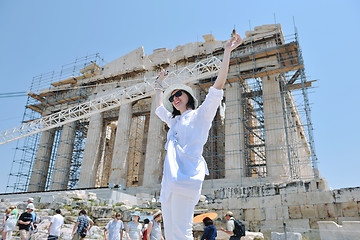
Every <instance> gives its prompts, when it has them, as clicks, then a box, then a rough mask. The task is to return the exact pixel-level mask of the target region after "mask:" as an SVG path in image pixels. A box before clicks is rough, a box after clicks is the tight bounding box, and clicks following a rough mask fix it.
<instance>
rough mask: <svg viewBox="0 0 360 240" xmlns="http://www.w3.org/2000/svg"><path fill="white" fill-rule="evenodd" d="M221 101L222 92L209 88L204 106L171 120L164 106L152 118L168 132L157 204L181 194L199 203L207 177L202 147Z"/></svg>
mask: <svg viewBox="0 0 360 240" xmlns="http://www.w3.org/2000/svg"><path fill="white" fill-rule="evenodd" d="M222 98H223V90H222V89H221V90H218V89H216V88H213V87H211V88H210V89H209V93H208V95H207V96H206V98H205V100H204V102H203V103H202V104H201V105H200V106H199V107H198V108H197V109H195V110H187V111H185V112H184V113H183V114H182V115H180V116H176V117H175V118H172V114H171V113H170V112H168V111H167V110H166V108H165V107H164V106H159V107H158V108H157V109H156V115H158V116H159V118H160V119H161V120H162V121H164V122H165V123H166V124H167V125H168V126H169V128H170V130H169V131H168V133H167V142H166V145H165V149H166V150H167V154H166V158H165V161H164V170H163V179H162V182H161V193H160V202H166V201H167V199H168V197H169V195H170V194H171V192H182V193H184V194H186V195H187V196H189V197H190V198H193V199H194V200H195V201H198V200H199V197H200V193H201V187H202V182H203V181H204V178H205V174H207V175H208V174H209V172H208V168H207V165H206V162H205V159H204V158H203V157H202V153H203V147H204V145H205V143H206V141H207V139H208V136H209V130H210V128H211V123H212V120H213V119H214V117H215V114H216V110H217V108H218V107H219V105H220V102H221V99H222Z"/></svg>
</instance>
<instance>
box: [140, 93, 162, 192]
mask: <svg viewBox="0 0 360 240" xmlns="http://www.w3.org/2000/svg"><path fill="white" fill-rule="evenodd" d="M155 110H156V99H155V96H154V97H153V99H152V104H151V112H150V122H149V131H148V141H147V146H146V156H145V168H144V180H143V186H145V187H152V186H154V184H160V182H161V178H162V169H163V153H164V144H165V133H163V126H164V123H163V122H162V121H161V120H160V118H159V117H158V116H157V115H156V114H155Z"/></svg>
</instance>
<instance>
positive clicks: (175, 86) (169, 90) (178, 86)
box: [163, 83, 198, 112]
mask: <svg viewBox="0 0 360 240" xmlns="http://www.w3.org/2000/svg"><path fill="white" fill-rule="evenodd" d="M177 89H179V90H184V91H186V92H188V93H189V94H190V95H191V97H192V98H193V99H194V107H195V108H197V106H198V100H197V99H196V98H195V94H194V91H193V90H192V88H191V87H189V86H187V85H185V84H179V83H178V84H173V85H171V86H170V87H168V88H167V89H166V90H165V92H164V96H163V104H164V107H165V108H166V110H168V111H169V112H173V105H172V103H171V102H170V100H169V98H170V96H171V93H172V92H173V91H174V90H177Z"/></svg>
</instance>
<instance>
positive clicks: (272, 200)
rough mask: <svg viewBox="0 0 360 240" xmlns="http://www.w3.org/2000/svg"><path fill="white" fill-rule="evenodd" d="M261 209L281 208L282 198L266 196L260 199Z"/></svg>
mask: <svg viewBox="0 0 360 240" xmlns="http://www.w3.org/2000/svg"><path fill="white" fill-rule="evenodd" d="M259 205H260V206H259V207H263V208H268V207H280V206H281V196H280V195H275V196H266V197H261V198H259Z"/></svg>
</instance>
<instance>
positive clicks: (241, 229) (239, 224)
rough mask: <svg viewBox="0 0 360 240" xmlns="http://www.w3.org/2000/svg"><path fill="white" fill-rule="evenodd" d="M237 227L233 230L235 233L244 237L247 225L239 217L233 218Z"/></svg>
mask: <svg viewBox="0 0 360 240" xmlns="http://www.w3.org/2000/svg"><path fill="white" fill-rule="evenodd" d="M233 221H234V225H235V228H234V230H233V233H234V235H235V236H236V237H243V236H245V226H244V224H242V222H240V221H239V220H237V219H235V218H234V219H233Z"/></svg>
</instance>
